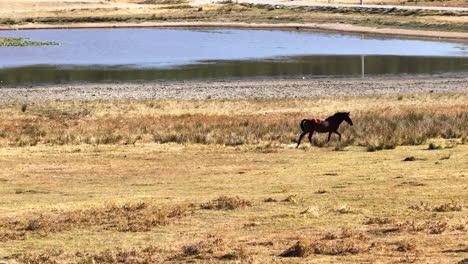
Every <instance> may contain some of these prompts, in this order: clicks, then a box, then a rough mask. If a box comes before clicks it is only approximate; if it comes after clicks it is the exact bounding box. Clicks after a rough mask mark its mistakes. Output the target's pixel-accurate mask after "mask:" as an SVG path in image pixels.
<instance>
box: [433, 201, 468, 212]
mask: <svg viewBox="0 0 468 264" xmlns="http://www.w3.org/2000/svg"><path fill="white" fill-rule="evenodd" d="M432 210H433V211H435V212H460V211H462V210H463V204H460V203H457V202H454V201H452V202H449V203H445V204H441V205H437V206H435V207H434V208H433V209H432Z"/></svg>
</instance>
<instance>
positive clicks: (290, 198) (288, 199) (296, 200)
mask: <svg viewBox="0 0 468 264" xmlns="http://www.w3.org/2000/svg"><path fill="white" fill-rule="evenodd" d="M282 202H287V203H293V204H297V203H299V202H300V201H299V198H298V196H297V194H291V195H288V197H286V198H285V199H284V200H282Z"/></svg>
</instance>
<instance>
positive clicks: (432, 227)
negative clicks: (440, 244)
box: [397, 220, 449, 234]
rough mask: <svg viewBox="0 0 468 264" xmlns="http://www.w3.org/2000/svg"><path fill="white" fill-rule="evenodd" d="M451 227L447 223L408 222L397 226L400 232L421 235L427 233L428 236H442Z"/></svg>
mask: <svg viewBox="0 0 468 264" xmlns="http://www.w3.org/2000/svg"><path fill="white" fill-rule="evenodd" d="M448 227H449V225H448V223H447V222H446V221H431V220H429V221H424V222H416V221H414V220H413V221H406V222H403V223H399V224H397V228H398V230H399V231H400V232H408V233H419V232H426V233H428V234H442V233H443V232H444V231H445V230H447V228H448Z"/></svg>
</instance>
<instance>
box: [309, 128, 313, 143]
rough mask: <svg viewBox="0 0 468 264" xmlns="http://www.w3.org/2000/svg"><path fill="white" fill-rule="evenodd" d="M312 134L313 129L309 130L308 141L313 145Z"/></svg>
mask: <svg viewBox="0 0 468 264" xmlns="http://www.w3.org/2000/svg"><path fill="white" fill-rule="evenodd" d="M313 134H314V131H311V132H310V133H309V142H310V145H313V144H312V135H313Z"/></svg>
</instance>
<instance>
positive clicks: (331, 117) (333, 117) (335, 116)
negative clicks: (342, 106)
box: [325, 112, 347, 121]
mask: <svg viewBox="0 0 468 264" xmlns="http://www.w3.org/2000/svg"><path fill="white" fill-rule="evenodd" d="M346 114H347V113H346V112H337V113H335V114H334V115H332V116H329V117H327V119H325V121H330V120H332V119H335V118H337V117H338V116H341V115H346Z"/></svg>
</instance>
